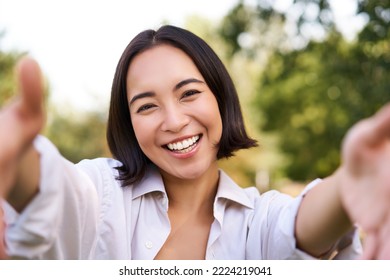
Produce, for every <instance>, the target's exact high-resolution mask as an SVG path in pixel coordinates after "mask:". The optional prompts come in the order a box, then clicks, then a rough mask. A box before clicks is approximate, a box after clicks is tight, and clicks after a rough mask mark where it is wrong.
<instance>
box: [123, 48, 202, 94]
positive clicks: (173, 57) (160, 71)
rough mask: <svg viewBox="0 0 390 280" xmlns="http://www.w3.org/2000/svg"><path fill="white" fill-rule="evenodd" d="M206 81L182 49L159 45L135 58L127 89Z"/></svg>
mask: <svg viewBox="0 0 390 280" xmlns="http://www.w3.org/2000/svg"><path fill="white" fill-rule="evenodd" d="M189 77H191V78H197V79H201V80H204V79H203V77H202V75H201V74H200V72H199V70H198V68H197V67H196V66H195V64H194V62H193V61H192V59H191V58H190V57H189V56H188V55H187V54H186V53H185V52H184V51H182V50H181V49H179V48H176V47H173V46H170V45H157V46H155V47H152V48H151V49H148V50H146V51H144V52H142V53H140V54H138V55H137V56H135V57H134V59H133V60H132V62H131V63H130V65H129V69H128V72H127V88H128V89H133V88H134V87H144V86H147V85H153V84H155V83H159V82H164V83H168V82H170V81H172V82H177V81H178V80H182V79H187V78H189Z"/></svg>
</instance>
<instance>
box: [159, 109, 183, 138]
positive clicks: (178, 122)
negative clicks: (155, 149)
mask: <svg viewBox="0 0 390 280" xmlns="http://www.w3.org/2000/svg"><path fill="white" fill-rule="evenodd" d="M178 107H179V106H170V107H169V108H165V110H164V115H163V120H162V125H161V130H163V131H167V132H179V131H181V130H182V129H183V128H184V127H186V126H187V125H188V123H189V121H190V120H189V116H188V115H187V114H185V112H183V111H182V110H181V108H178Z"/></svg>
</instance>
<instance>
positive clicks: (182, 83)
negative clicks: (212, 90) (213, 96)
mask: <svg viewBox="0 0 390 280" xmlns="http://www.w3.org/2000/svg"><path fill="white" fill-rule="evenodd" d="M190 83H202V84H204V82H203V81H201V80H198V79H195V78H189V79H185V80H183V81H180V82H179V83H177V85H175V86H174V88H173V90H174V91H176V90H178V89H180V88H182V87H184V86H185V85H188V84H190ZM154 96H156V93H154V92H152V91H147V92H142V93H139V94H136V95H135V96H134V97H133V98H132V99H131V100H130V102H129V105H130V106H131V105H132V104H133V103H134V102H135V101H136V100H138V99H141V98H146V97H154Z"/></svg>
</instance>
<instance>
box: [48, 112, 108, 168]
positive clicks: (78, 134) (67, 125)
mask: <svg viewBox="0 0 390 280" xmlns="http://www.w3.org/2000/svg"><path fill="white" fill-rule="evenodd" d="M105 132H106V117H105V114H103V113H100V112H88V113H81V112H73V113H68V114H66V115H61V114H59V113H56V112H54V113H52V114H51V120H49V122H48V126H47V129H46V131H45V132H44V134H45V135H46V136H47V137H48V138H49V139H50V140H51V141H52V142H53V143H54V144H55V145H56V147H57V148H58V150H59V151H60V153H61V154H62V155H64V157H65V158H67V159H68V160H70V161H72V162H74V163H77V162H79V161H80V160H82V159H91V158H96V157H101V156H108V155H109V151H108V148H107V145H106V138H105Z"/></svg>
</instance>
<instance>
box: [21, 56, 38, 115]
mask: <svg viewBox="0 0 390 280" xmlns="http://www.w3.org/2000/svg"><path fill="white" fill-rule="evenodd" d="M16 69H17V76H18V82H19V91H20V94H21V104H20V110H21V113H22V114H23V115H24V114H25V115H26V116H33V115H36V114H42V110H43V108H42V107H43V92H44V85H43V78H42V73H41V69H40V67H39V65H38V63H37V62H36V61H35V60H33V59H32V58H29V57H24V58H22V59H21V60H20V61H19V63H18V65H17V68H16Z"/></svg>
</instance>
